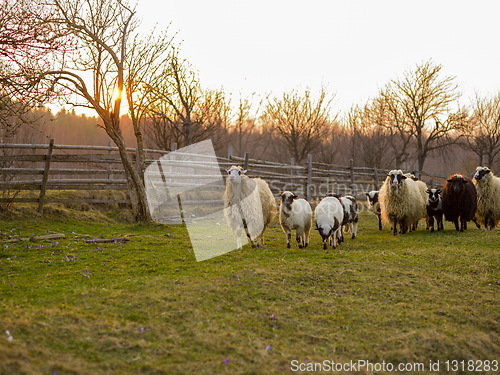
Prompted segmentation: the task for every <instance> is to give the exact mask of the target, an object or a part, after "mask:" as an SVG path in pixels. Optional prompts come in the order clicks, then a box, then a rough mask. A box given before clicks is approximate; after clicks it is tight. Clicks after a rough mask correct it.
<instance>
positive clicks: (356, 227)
mask: <svg viewBox="0 0 500 375" xmlns="http://www.w3.org/2000/svg"><path fill="white" fill-rule="evenodd" d="M351 233H352V236H351V238H352V239H355V238H356V234H357V233H358V220H356V221H355V222H354V223H352V227H351Z"/></svg>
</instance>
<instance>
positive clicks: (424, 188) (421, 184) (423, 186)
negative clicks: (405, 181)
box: [404, 173, 430, 230]
mask: <svg viewBox="0 0 500 375" xmlns="http://www.w3.org/2000/svg"><path fill="white" fill-rule="evenodd" d="M404 175H405V176H406V177H408V178H411V179H412V180H413V181H415V183H416V184H417V187H418V190H419V191H420V194H421V195H422V198H423V199H424V202H427V184H426V183H425V182H424V181H422V180H420V179H419V178H418V177H416V176H415V174H413V173H405V174H404ZM420 219H425V223H426V229H429V227H430V223H429V215H427V210H425V211H424V216H423V217H421V218H419V220H420ZM417 227H418V220H417V222H416V223H414V224H412V229H413V230H415V229H417Z"/></svg>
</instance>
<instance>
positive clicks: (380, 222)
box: [377, 214, 382, 230]
mask: <svg viewBox="0 0 500 375" xmlns="http://www.w3.org/2000/svg"><path fill="white" fill-rule="evenodd" d="M377 216H378V230H382V215H380V214H378V215H377Z"/></svg>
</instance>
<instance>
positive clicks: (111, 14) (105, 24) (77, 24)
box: [38, 0, 151, 221]
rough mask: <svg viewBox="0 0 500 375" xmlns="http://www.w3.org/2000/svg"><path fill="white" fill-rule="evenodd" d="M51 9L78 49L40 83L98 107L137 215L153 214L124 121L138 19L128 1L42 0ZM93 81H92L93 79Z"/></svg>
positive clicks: (141, 218)
mask: <svg viewBox="0 0 500 375" xmlns="http://www.w3.org/2000/svg"><path fill="white" fill-rule="evenodd" d="M41 3H42V4H44V6H45V9H49V14H48V15H47V14H45V13H44V14H42V15H41V17H42V18H43V19H44V21H45V22H47V23H49V24H51V25H54V27H57V28H58V29H61V30H64V32H66V33H67V34H68V35H70V36H71V41H72V42H73V44H74V45H75V48H74V49H73V50H71V51H67V53H65V54H64V55H62V56H59V58H58V59H57V62H58V63H59V66H58V67H57V68H54V69H50V70H46V71H44V72H43V73H42V74H40V75H39V79H38V81H39V83H40V84H46V83H49V84H50V85H51V87H54V88H55V87H60V88H62V89H64V90H65V91H66V92H67V93H68V94H69V95H67V96H66V98H68V103H70V104H73V105H79V106H83V107H87V108H92V109H94V110H95V111H96V112H97V113H98V115H99V117H100V118H101V119H102V123H103V127H104V129H105V131H106V133H107V134H108V136H109V137H110V138H111V140H112V141H113V142H114V143H115V144H116V146H117V147H118V151H119V154H120V157H121V161H122V163H123V166H124V169H125V172H126V176H127V182H128V188H129V189H128V191H129V195H130V200H131V203H132V209H133V212H134V216H135V218H136V220H138V221H149V220H150V219H151V216H150V213H149V208H148V205H147V200H146V190H145V187H144V183H143V181H142V178H141V176H140V171H138V170H137V169H136V168H135V166H134V164H133V163H132V160H130V159H129V157H128V154H127V150H126V145H125V141H124V138H123V134H122V129H121V126H120V114H121V107H122V95H123V92H124V89H125V83H126V58H127V52H126V51H127V46H128V42H129V38H130V36H131V35H132V33H133V31H134V30H135V27H136V26H137V21H136V18H135V11H134V10H133V9H132V8H130V7H129V6H128V4H127V3H126V0H123V1H122V0H75V1H71V2H67V1H62V0H47V1H41ZM87 82H91V84H88V83H87Z"/></svg>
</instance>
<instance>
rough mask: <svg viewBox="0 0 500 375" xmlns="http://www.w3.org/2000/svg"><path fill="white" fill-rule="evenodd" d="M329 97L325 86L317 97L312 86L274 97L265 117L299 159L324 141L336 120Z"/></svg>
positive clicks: (269, 103)
mask: <svg viewBox="0 0 500 375" xmlns="http://www.w3.org/2000/svg"><path fill="white" fill-rule="evenodd" d="M332 99H333V98H331V97H329V95H328V94H327V92H326V91H325V89H324V88H322V89H321V90H320V92H319V93H318V95H317V98H314V96H313V94H312V93H311V91H310V90H305V92H304V93H303V94H301V93H299V92H298V91H296V90H292V91H290V92H287V93H284V94H283V96H281V97H270V98H268V99H267V103H266V104H265V106H264V113H263V115H262V118H261V121H262V123H263V124H265V125H267V126H268V127H269V128H270V129H272V130H273V131H274V132H276V134H277V135H278V136H279V137H280V138H281V139H282V140H283V141H284V142H285V144H286V147H287V148H288V152H289V156H290V157H293V158H294V159H295V161H296V162H297V163H302V162H304V161H305V160H306V157H307V154H309V153H312V152H313V151H315V150H316V149H318V148H319V147H320V145H321V142H322V139H323V138H324V137H325V136H326V134H327V132H328V130H329V128H330V125H331V123H332V119H331V115H330V104H331V101H332Z"/></svg>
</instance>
